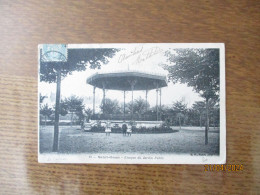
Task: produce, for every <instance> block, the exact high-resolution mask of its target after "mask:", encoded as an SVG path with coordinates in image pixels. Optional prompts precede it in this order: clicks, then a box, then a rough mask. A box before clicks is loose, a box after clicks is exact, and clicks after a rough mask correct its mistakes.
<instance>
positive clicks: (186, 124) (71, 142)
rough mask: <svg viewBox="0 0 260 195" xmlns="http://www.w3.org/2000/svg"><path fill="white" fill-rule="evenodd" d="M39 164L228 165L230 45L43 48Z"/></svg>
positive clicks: (41, 59) (125, 45) (41, 53)
mask: <svg viewBox="0 0 260 195" xmlns="http://www.w3.org/2000/svg"><path fill="white" fill-rule="evenodd" d="M38 65H39V79H38V82H39V84H38V101H39V102H38V104H39V112H38V113H39V129H38V138H39V140H38V148H39V149H38V161H39V162H40V163H113V164H115V163H116V164H223V163H225V162H226V110H225V47H224V44H223V43H206V44H204V43H181V44H180V43H177V44H175V43H138V44H137V43H125V44H41V45H39V47H38Z"/></svg>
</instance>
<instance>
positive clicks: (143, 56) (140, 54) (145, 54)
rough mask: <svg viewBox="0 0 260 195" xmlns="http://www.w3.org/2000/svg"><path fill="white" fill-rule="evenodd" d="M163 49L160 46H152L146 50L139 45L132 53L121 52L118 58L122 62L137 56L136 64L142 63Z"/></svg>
mask: <svg viewBox="0 0 260 195" xmlns="http://www.w3.org/2000/svg"><path fill="white" fill-rule="evenodd" d="M162 52H163V49H161V48H159V47H151V48H149V49H146V50H144V49H143V46H138V47H135V48H134V49H133V50H132V51H131V52H130V53H128V54H126V53H125V54H121V55H120V56H119V59H118V63H122V62H124V61H126V60H128V59H130V58H134V57H136V59H135V60H134V62H133V63H134V64H140V63H142V62H144V61H146V60H148V59H149V58H151V57H153V56H155V55H157V54H159V53H162Z"/></svg>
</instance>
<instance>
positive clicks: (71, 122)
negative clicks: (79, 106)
mask: <svg viewBox="0 0 260 195" xmlns="http://www.w3.org/2000/svg"><path fill="white" fill-rule="evenodd" d="M72 124H73V112H71V117H70V127H72Z"/></svg>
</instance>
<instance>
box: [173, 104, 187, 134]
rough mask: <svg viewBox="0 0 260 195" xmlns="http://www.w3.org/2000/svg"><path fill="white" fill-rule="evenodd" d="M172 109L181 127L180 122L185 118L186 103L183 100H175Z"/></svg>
mask: <svg viewBox="0 0 260 195" xmlns="http://www.w3.org/2000/svg"><path fill="white" fill-rule="evenodd" d="M173 111H174V112H175V113H176V118H178V121H179V126H180V129H181V122H182V121H183V120H184V119H185V114H186V112H187V104H185V103H184V102H183V101H176V102H174V103H173Z"/></svg>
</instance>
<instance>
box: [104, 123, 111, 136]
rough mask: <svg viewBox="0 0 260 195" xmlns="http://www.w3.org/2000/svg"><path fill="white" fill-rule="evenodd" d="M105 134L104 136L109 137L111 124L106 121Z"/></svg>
mask: <svg viewBox="0 0 260 195" xmlns="http://www.w3.org/2000/svg"><path fill="white" fill-rule="evenodd" d="M105 132H106V136H110V133H111V123H110V122H109V121H107V123H106V129H105Z"/></svg>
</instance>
